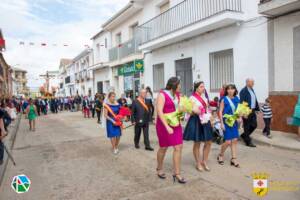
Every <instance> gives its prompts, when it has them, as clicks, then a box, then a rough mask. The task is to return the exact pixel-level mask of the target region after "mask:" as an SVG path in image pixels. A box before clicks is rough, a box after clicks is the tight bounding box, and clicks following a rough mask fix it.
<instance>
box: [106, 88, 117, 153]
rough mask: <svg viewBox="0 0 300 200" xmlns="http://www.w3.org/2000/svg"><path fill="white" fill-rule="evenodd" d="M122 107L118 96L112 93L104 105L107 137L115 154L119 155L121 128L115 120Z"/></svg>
mask: <svg viewBox="0 0 300 200" xmlns="http://www.w3.org/2000/svg"><path fill="white" fill-rule="evenodd" d="M120 107H121V106H120V105H119V104H118V102H117V101H116V94H115V93H114V92H110V93H109V94H108V100H107V102H106V103H105V104H104V108H105V109H104V117H105V118H106V132H107V137H108V138H110V141H111V145H112V150H113V153H114V154H118V153H119V143H120V137H121V127H120V126H119V125H117V124H116V122H117V120H116V119H115V116H116V115H118V113H119V110H120Z"/></svg>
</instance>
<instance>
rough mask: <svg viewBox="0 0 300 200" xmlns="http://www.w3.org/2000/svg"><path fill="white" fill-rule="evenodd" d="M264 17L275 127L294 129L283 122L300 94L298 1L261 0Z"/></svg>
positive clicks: (260, 7) (288, 130)
mask: <svg viewBox="0 0 300 200" xmlns="http://www.w3.org/2000/svg"><path fill="white" fill-rule="evenodd" d="M258 10H259V13H261V14H263V15H265V16H266V17H267V18H268V44H269V45H268V55H269V85H270V93H269V94H270V97H271V99H272V102H273V103H272V109H273V111H274V113H277V115H274V119H273V120H274V122H273V123H272V128H273V129H275V130H280V131H286V132H294V133H297V127H293V126H291V125H289V123H287V120H288V118H290V117H291V116H292V115H293V113H294V108H295V104H296V102H297V98H298V95H299V94H300V1H298V0H261V1H260V4H259V5H258Z"/></svg>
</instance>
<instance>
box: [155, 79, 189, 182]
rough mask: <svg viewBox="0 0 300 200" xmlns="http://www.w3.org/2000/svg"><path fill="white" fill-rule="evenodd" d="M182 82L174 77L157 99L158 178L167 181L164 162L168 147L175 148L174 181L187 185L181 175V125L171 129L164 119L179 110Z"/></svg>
mask: <svg viewBox="0 0 300 200" xmlns="http://www.w3.org/2000/svg"><path fill="white" fill-rule="evenodd" d="M179 92H180V80H179V79H178V78H177V77H172V78H170V79H169V80H168V83H167V86H166V89H165V90H162V91H161V92H160V93H159V95H158V97H157V115H158V117H157V122H156V132H157V137H158V141H159V147H160V148H159V150H158V152H157V169H156V170H157V176H158V177H159V178H161V179H165V178H166V175H165V174H164V173H163V171H162V170H163V161H164V158H165V155H166V152H167V149H168V147H173V149H174V150H173V168H174V173H173V180H174V182H175V181H176V180H177V181H178V182H179V183H181V184H184V183H186V181H185V179H184V178H183V177H182V176H181V175H180V164H181V152H182V141H183V132H182V127H181V125H180V124H179V125H178V126H176V127H171V126H170V125H169V124H168V123H167V121H166V120H165V118H164V114H166V113H172V112H175V111H176V109H178V104H179V101H180V96H179Z"/></svg>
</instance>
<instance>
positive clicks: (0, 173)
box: [0, 114, 23, 185]
mask: <svg viewBox="0 0 300 200" xmlns="http://www.w3.org/2000/svg"><path fill="white" fill-rule="evenodd" d="M22 116H23V115H22V114H18V115H17V118H16V119H15V120H14V121H13V122H12V123H11V124H10V126H9V127H8V136H7V137H5V138H4V140H3V142H4V144H5V145H6V147H7V148H8V150H9V151H11V149H12V147H13V145H14V142H15V138H16V134H17V132H18V129H19V125H20V121H21V118H22ZM8 161H9V158H8V157H7V153H6V152H4V162H3V164H2V165H0V185H1V183H2V179H3V177H4V173H5V170H6V167H7V163H8Z"/></svg>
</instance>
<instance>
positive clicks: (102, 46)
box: [91, 30, 112, 94]
mask: <svg viewBox="0 0 300 200" xmlns="http://www.w3.org/2000/svg"><path fill="white" fill-rule="evenodd" d="M91 40H92V41H93V58H94V64H93V65H92V66H91V69H92V70H93V76H94V80H93V93H94V94H96V93H99V94H102V93H108V92H109V91H111V90H112V74H111V73H112V70H111V68H110V67H109V65H108V61H109V53H108V52H109V51H108V50H109V48H110V47H111V34H110V32H107V31H104V30H101V31H100V32H99V33H97V34H96V35H94V36H93V37H92V38H91Z"/></svg>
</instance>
